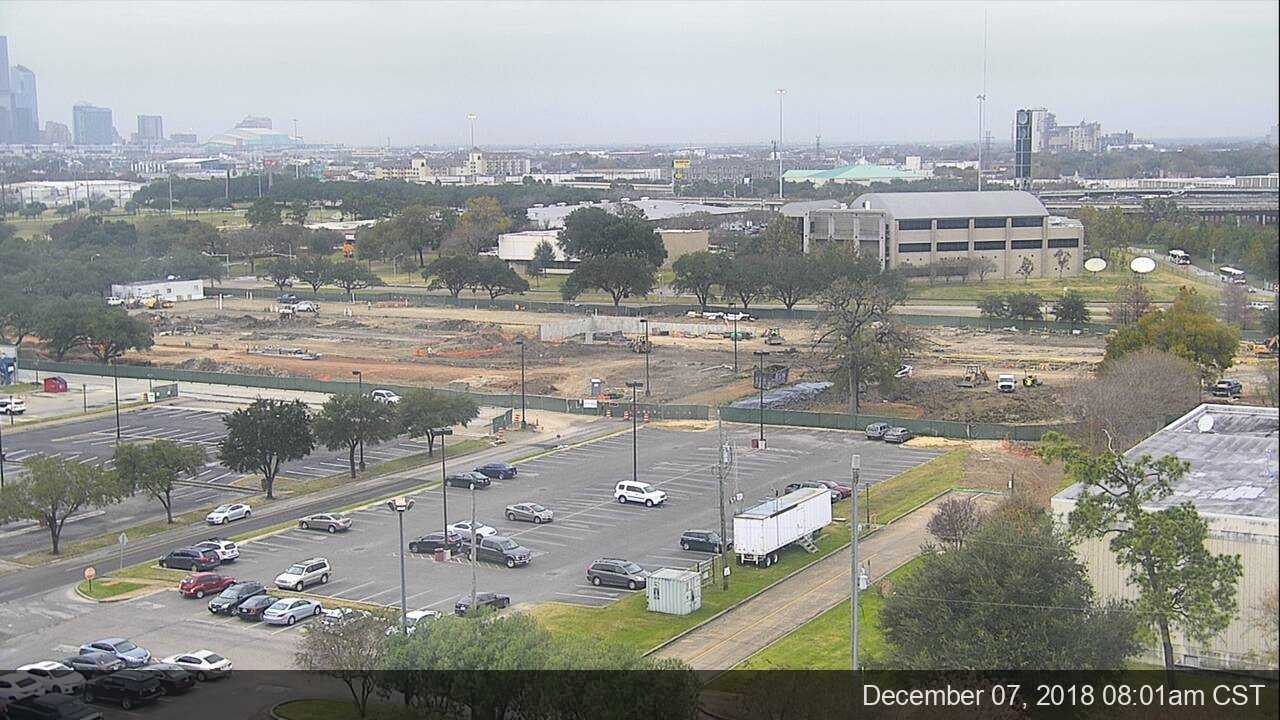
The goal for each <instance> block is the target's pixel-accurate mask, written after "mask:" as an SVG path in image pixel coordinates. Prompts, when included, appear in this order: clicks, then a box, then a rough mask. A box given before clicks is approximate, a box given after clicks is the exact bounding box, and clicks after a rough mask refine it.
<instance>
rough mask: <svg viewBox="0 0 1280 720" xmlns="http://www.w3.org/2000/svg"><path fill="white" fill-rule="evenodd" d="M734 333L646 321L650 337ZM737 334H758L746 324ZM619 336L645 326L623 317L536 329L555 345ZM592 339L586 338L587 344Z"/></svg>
mask: <svg viewBox="0 0 1280 720" xmlns="http://www.w3.org/2000/svg"><path fill="white" fill-rule="evenodd" d="M732 330H733V323H729V322H724V323H677V322H659V321H655V320H650V321H649V334H650V335H655V334H659V333H679V332H687V333H698V334H701V333H704V332H715V331H723V332H730V331H732ZM738 331H739V332H742V331H751V332H758V331H757V328H755V327H754V326H751V325H747V324H746V323H743V322H739V323H738ZM613 332H621V333H626V334H628V335H643V334H644V325H642V324H641V323H640V318H638V317H625V316H618V315H590V316H587V317H581V318H574V319H572V320H561V321H560V322H553V323H542V324H541V325H539V326H538V339H539V340H542V341H545V342H554V341H556V340H564V339H566V338H571V337H573V336H574V335H585V334H587V333H613ZM590 341H591V338H587V342H590Z"/></svg>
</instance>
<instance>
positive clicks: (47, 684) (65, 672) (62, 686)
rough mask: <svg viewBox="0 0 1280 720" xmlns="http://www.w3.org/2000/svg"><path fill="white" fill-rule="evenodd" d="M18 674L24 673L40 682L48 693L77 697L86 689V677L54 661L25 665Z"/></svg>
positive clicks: (19, 669)
mask: <svg viewBox="0 0 1280 720" xmlns="http://www.w3.org/2000/svg"><path fill="white" fill-rule="evenodd" d="M18 672H24V673H27V674H28V675H30V676H32V677H34V678H35V679H36V680H38V681H39V682H40V685H41V686H42V687H43V688H44V691H45V692H46V693H59V694H63V695H76V694H78V693H79V692H80V690H81V689H82V688H83V687H84V676H83V675H81V674H80V673H78V672H76V671H75V670H72V669H71V668H69V667H67V666H66V665H63V664H62V663H60V662H54V661H52V660H42V661H40V662H36V663H31V664H30V665H23V666H22V667H20V668H18Z"/></svg>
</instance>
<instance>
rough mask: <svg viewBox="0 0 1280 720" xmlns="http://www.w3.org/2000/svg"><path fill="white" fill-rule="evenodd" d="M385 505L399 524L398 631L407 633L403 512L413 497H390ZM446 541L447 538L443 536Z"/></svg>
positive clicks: (410, 507)
mask: <svg viewBox="0 0 1280 720" xmlns="http://www.w3.org/2000/svg"><path fill="white" fill-rule="evenodd" d="M387 507H388V508H390V509H391V510H394V511H395V514H396V520H397V522H398V524H399V525H400V632H401V634H407V629H406V627H405V626H406V625H407V622H408V621H407V620H406V619H405V618H406V615H407V614H408V612H409V608H408V604H409V603H408V600H407V599H406V598H405V594H406V593H405V578H404V514H405V513H406V512H408V511H409V510H412V509H413V498H409V497H405V496H403V495H401V496H400V497H395V498H391V499H390V500H388V501H387ZM445 540H446V541H447V540H448V538H445Z"/></svg>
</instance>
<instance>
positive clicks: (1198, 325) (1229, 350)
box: [1102, 288, 1240, 380]
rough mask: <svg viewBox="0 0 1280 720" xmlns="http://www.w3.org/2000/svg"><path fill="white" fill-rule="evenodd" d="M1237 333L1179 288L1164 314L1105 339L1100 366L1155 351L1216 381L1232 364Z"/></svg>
mask: <svg viewBox="0 0 1280 720" xmlns="http://www.w3.org/2000/svg"><path fill="white" fill-rule="evenodd" d="M1239 344H1240V335H1239V332H1238V331H1237V330H1236V329H1235V328H1233V327H1231V326H1230V325H1227V324H1226V323H1223V322H1221V321H1219V320H1217V319H1216V318H1214V317H1213V315H1211V314H1210V313H1209V311H1208V307H1207V303H1205V301H1204V299H1203V298H1201V297H1200V295H1199V294H1198V293H1196V291H1195V290H1191V289H1189V288H1181V289H1180V290H1178V297H1177V299H1175V300H1174V301H1173V305H1172V306H1171V307H1170V308H1169V309H1167V310H1156V311H1154V312H1150V313H1147V314H1146V315H1144V316H1143V317H1142V319H1140V320H1138V322H1137V323H1136V324H1132V325H1126V326H1124V327H1122V328H1120V329H1119V330H1117V331H1116V332H1115V333H1114V334H1113V335H1110V336H1109V337H1108V338H1107V352H1106V354H1105V355H1103V358H1102V360H1103V362H1104V363H1106V362H1111V361H1114V360H1116V359H1119V358H1121V357H1124V356H1125V355H1127V354H1129V353H1131V352H1135V351H1137V350H1140V349H1142V348H1156V349H1157V350H1164V351H1166V352H1170V353H1173V354H1174V355H1177V356H1178V357H1181V358H1185V359H1187V360H1190V361H1191V362H1193V363H1195V364H1196V366H1197V367H1199V368H1200V374H1201V377H1202V379H1204V380H1209V379H1211V378H1214V377H1217V376H1218V375H1219V374H1221V373H1222V372H1223V371H1224V370H1226V369H1227V368H1229V367H1231V365H1232V364H1233V363H1234V362H1235V354H1236V350H1237V349H1238V347H1239Z"/></svg>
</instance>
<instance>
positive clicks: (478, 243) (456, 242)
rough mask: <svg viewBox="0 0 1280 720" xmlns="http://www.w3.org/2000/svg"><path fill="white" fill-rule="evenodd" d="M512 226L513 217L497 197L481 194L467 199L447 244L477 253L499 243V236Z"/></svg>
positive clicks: (467, 251) (472, 253)
mask: <svg viewBox="0 0 1280 720" xmlns="http://www.w3.org/2000/svg"><path fill="white" fill-rule="evenodd" d="M510 227H511V218H509V217H507V215H506V213H505V212H503V211H502V206H501V205H500V204H498V201H497V200H496V199H495V198H492V197H487V196H481V197H474V198H471V199H469V200H467V204H466V207H465V208H464V209H463V211H462V216H461V217H460V218H458V222H457V224H456V226H455V227H454V228H453V230H452V232H451V233H450V234H449V235H448V238H447V243H446V244H447V245H448V246H449V247H452V248H455V249H457V250H460V251H463V252H466V253H469V254H471V255H476V254H478V253H480V252H481V251H482V250H485V249H487V248H491V247H493V246H494V245H496V244H497V243H498V236H499V235H501V234H502V233H504V232H506V231H507V230H508V229H509V228H510Z"/></svg>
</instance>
